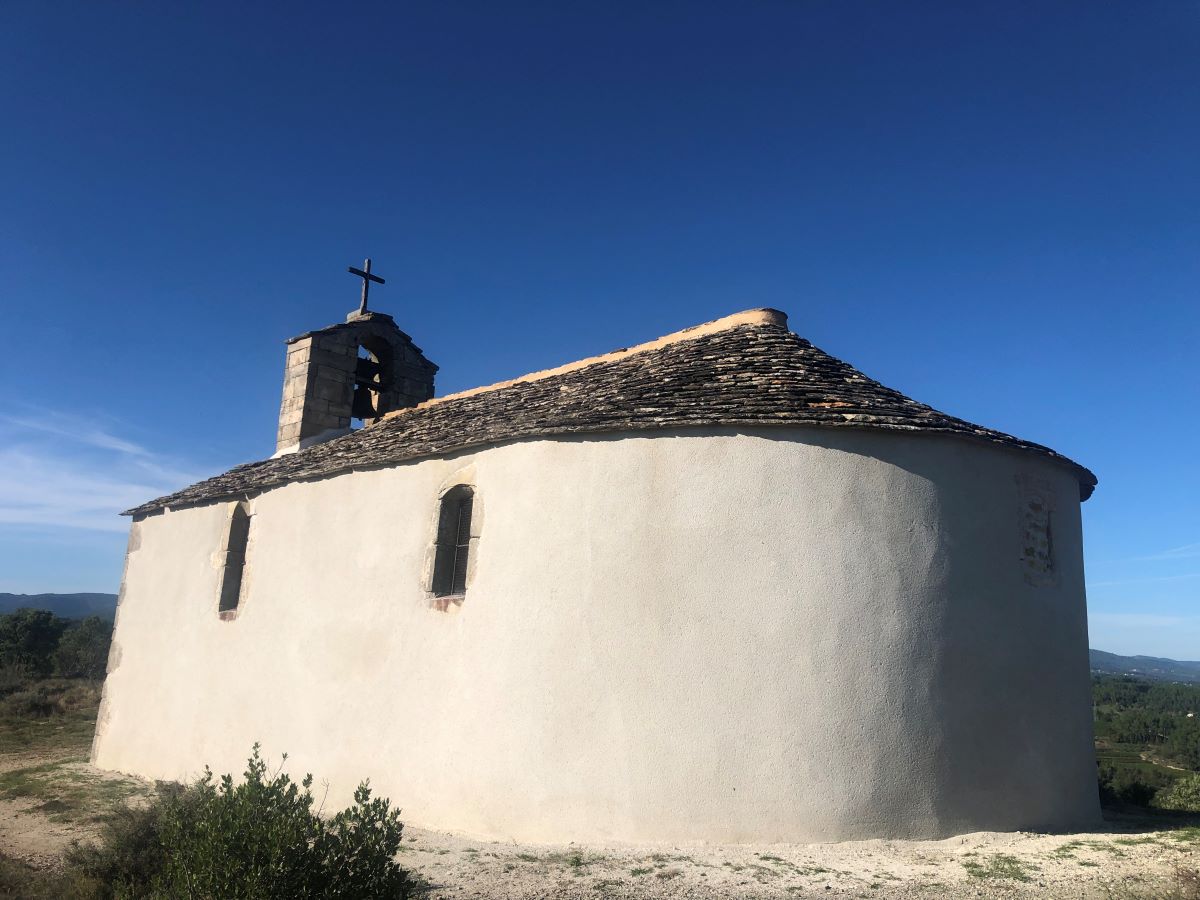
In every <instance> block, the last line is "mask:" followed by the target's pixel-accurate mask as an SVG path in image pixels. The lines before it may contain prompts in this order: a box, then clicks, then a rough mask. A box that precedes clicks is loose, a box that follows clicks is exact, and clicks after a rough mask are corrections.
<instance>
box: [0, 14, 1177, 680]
mask: <svg viewBox="0 0 1200 900" xmlns="http://www.w3.org/2000/svg"><path fill="white" fill-rule="evenodd" d="M281 10H282V8H281V7H280V6H279V5H277V4H265V3H237V4H233V3H220V2H210V3H205V4H189V5H184V4H149V3H120V4H118V3H112V4H83V3H53V2H49V3H34V2H21V0H18V2H11V3H5V4H3V5H0V114H2V115H3V121H4V123H5V125H4V128H3V130H2V132H0V335H2V336H3V352H2V353H0V386H2V387H3V390H2V391H0V590H8V591H24V592H29V591H73V590H103V591H115V590H116V588H117V585H118V581H119V578H120V571H121V562H122V554H123V549H124V531H125V528H126V525H127V523H126V521H125V520H122V519H119V518H117V517H116V516H115V515H114V514H115V513H116V512H117V511H118V510H119V509H121V508H124V507H126V506H128V505H131V504H133V503H135V502H138V501H140V500H143V499H146V498H148V497H150V496H152V495H156V494H158V493H161V492H163V491H166V490H169V489H171V488H174V487H177V486H179V485H181V484H183V483H186V482H188V481H190V480H194V479H196V478H199V477H202V476H204V475H207V474H212V473H214V472H216V471H220V470H222V469H224V468H227V467H228V466H230V465H232V464H236V463H239V462H244V461H247V460H250V459H255V458H261V457H263V456H266V455H268V454H269V453H270V452H271V451H272V449H273V436H274V428H275V421H276V416H277V411H278V402H279V392H280V384H281V377H282V363H283V344H282V340H283V339H284V338H285V337H287V336H289V335H292V334H295V333H299V332H302V331H305V330H307V329H309V328H313V327H319V326H322V325H326V324H330V323H332V322H334V321H338V320H340V318H341V317H342V316H343V315H344V314H345V312H346V311H348V310H349V309H351V308H352V307H353V306H354V305H355V302H356V297H357V287H356V282H355V280H354V279H353V278H352V277H351V276H350V275H348V274H346V272H345V267H346V266H347V265H349V264H355V265H357V264H359V263H361V261H362V259H363V257H364V256H367V255H370V256H372V257H373V258H374V260H375V267H376V270H377V271H378V272H379V273H380V274H382V275H383V276H384V277H386V278H387V279H388V283H387V285H386V286H385V287H383V288H380V289H378V290H377V291H376V292H373V299H375V300H377V304H376V305H377V306H378V307H379V308H381V309H384V310H385V311H389V312H392V313H393V314H394V315H395V316H396V318H397V320H398V322H399V323H400V325H401V327H402V328H404V329H405V330H406V331H408V332H409V333H411V334H412V335H413V336H414V337H415V338H416V340H417V342H418V343H419V344H420V345H421V346H422V347H423V348H424V349H425V350H426V352H427V353H428V355H429V356H430V357H431V358H432V359H433V360H435V361H436V362H437V363H439V364H440V365H441V367H442V368H441V372H440V373H439V376H438V379H439V380H438V389H439V392H448V391H452V390H455V389H460V388H465V387H470V386H473V385H476V384H481V383H487V382H491V381H495V380H498V379H501V378H505V377H510V376H513V375H516V374H520V373H522V372H525V371H530V370H534V369H538V368H542V367H545V366H549V365H554V364H557V363H561V362H565V361H569V360H572V359H576V358H579V357H582V356H586V355H591V354H594V353H598V352H603V351H606V350H609V349H612V348H614V347H619V346H625V345H627V344H630V343H634V342H637V341H640V340H644V339H649V338H652V337H655V336H658V335H660V334H663V333H666V332H669V331H673V330H676V329H678V328H680V327H684V326H687V325H690V324H693V323H696V322H700V321H704V320H707V319H712V318H716V317H718V316H721V315H724V314H726V313H729V312H732V311H735V310H739V309H744V308H749V307H755V306H774V307H778V308H781V309H783V310H786V311H787V312H788V313H789V314H790V316H791V323H792V327H793V329H794V330H796V331H797V332H798V333H800V334H802V335H804V336H805V337H807V338H809V339H810V340H812V341H813V342H814V343H816V344H817V345H818V346H820V347H822V348H823V349H825V350H827V351H829V352H832V353H834V354H835V355H838V356H841V357H843V358H845V359H848V360H849V361H851V362H852V363H854V364H855V365H857V366H858V367H859V368H861V369H863V370H864V371H865V372H867V374H869V375H871V376H873V377H875V378H878V379H879V380H881V381H883V382H884V383H885V384H888V385H890V386H893V387H896V388H898V389H900V390H902V391H904V392H906V393H908V394H909V395H911V396H914V397H916V398H917V399H920V400H922V401H924V402H927V403H930V404H932V405H934V406H936V407H938V408H940V409H943V410H945V411H947V412H950V413H953V414H956V415H959V416H962V417H964V418H968V419H971V420H973V421H977V422H980V423H982V424H985V425H989V426H992V427H995V428H999V429H1002V430H1005V431H1009V432H1012V433H1015V434H1018V435H1020V436H1022V437H1025V438H1028V439H1031V440H1036V441H1040V442H1042V443H1046V444H1049V445H1050V446H1053V447H1055V448H1056V449H1058V450H1060V451H1061V452H1063V453H1066V454H1068V455H1069V456H1071V457H1073V458H1075V459H1077V460H1079V461H1081V462H1083V463H1084V464H1086V465H1088V466H1089V467H1091V468H1092V469H1094V470H1095V471H1096V472H1097V474H1098V475H1099V477H1100V487H1099V489H1098V490H1097V492H1096V495H1095V497H1094V498H1093V499H1092V500H1090V501H1088V502H1087V503H1086V504H1085V505H1084V507H1083V509H1084V526H1085V531H1086V541H1087V566H1088V581H1089V609H1090V616H1091V623H1092V631H1093V646H1097V647H1101V648H1104V649H1108V650H1113V651H1117V652H1126V653H1134V652H1140V653H1152V654H1161V655H1170V656H1175V657H1183V658H1192V659H1196V658H1200V605H1198V603H1197V600H1198V598H1200V513H1198V511H1197V510H1198V509H1200V505H1198V503H1197V501H1198V499H1200V490H1198V488H1200V471H1198V467H1197V465H1196V461H1197V443H1198V439H1200V425H1197V410H1198V408H1200V404H1198V400H1200V396H1198V394H1200V390H1198V384H1200V379H1198V378H1197V374H1196V364H1197V359H1198V358H1200V353H1198V352H1197V347H1198V346H1200V301H1198V299H1197V296H1198V294H1197V287H1198V286H1200V285H1198V282H1200V278H1198V276H1200V254H1198V253H1197V250H1198V249H1200V247H1198V239H1200V165H1198V164H1197V160H1198V159H1200V87H1198V85H1200V6H1198V5H1197V4H1196V3H1193V2H1182V0H1172V2H1154V0H1144V2H1139V3H1136V4H1097V3H1094V2H1090V0H1089V2H1078V3H1072V2H1067V0H1063V2H1055V3H1042V2H1038V3H1033V2H1030V3H1003V4H1002V3H960V2H946V3H919V2H918V3H909V4H897V3H890V2H880V3H857V2H800V0H796V2H790V3H782V2H781V3H772V2H752V3H724V4H709V3H701V2H687V3H668V2H650V3H632V2H631V3H614V2H597V3H585V2H578V3H570V4H558V3H550V2H546V3H531V4H522V3H517V2H512V3H502V4H501V3H482V2H480V3H423V4H413V3H409V4H398V3H387V4H383V3H381V4H365V3H362V4H360V3H352V4H337V5H334V4H292V5H289V6H288V7H287V12H286V14H283V13H282V12H281Z"/></svg>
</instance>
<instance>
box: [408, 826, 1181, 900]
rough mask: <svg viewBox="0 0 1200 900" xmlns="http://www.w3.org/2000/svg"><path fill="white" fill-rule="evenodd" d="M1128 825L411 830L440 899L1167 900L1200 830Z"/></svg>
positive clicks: (412, 849)
mask: <svg viewBox="0 0 1200 900" xmlns="http://www.w3.org/2000/svg"><path fill="white" fill-rule="evenodd" d="M1151 824H1152V825H1153V827H1156V828H1159V829H1162V827H1163V825H1162V822H1161V820H1158V821H1156V822H1154V823H1149V822H1147V821H1145V820H1142V821H1139V820H1137V819H1126V820H1123V821H1121V820H1118V821H1113V822H1110V823H1108V827H1107V828H1106V829H1105V830H1103V831H1099V832H1096V833H1089V834H1069V835H1045V834H1028V833H1016V834H1000V833H993V832H980V833H976V834H968V835H962V836H959V837H955V838H950V839H947V840H942V841H855V842H849V843H842V844H773V845H759V846H754V845H729V846H715V845H697V846H631V845H624V846H621V845H611V846H599V845H596V846H593V845H586V846H585V845H575V844H569V845H565V846H563V845H558V846H552V845H518V844H511V843H498V842H488V841H475V840H469V839H466V838H462V837H457V836H454V835H449V834H442V833H439V832H433V831H423V830H421V829H417V828H409V829H406V832H405V836H406V840H405V844H404V852H403V861H404V862H405V863H406V865H408V866H409V867H410V868H411V869H412V871H414V872H415V873H417V874H418V875H419V876H420V877H421V878H422V879H423V880H424V881H425V883H426V885H427V891H428V893H427V896H429V897H432V898H442V897H446V898H451V897H455V898H457V897H471V898H483V900H488V898H497V900H498V898H505V900H526V898H624V897H629V898H661V897H679V898H706V900H707V898H734V897H736V898H778V897H791V898H795V897H866V898H893V897H896V898H899V897H945V898H957V897H1039V898H1043V897H1045V898H1060V897H1061V898H1067V897H1071V898H1076V897H1078V898H1106V900H1107V898H1114V900H1117V898H1142V897H1145V898H1164V897H1167V896H1170V892H1171V891H1172V890H1177V891H1180V892H1181V893H1179V894H1178V896H1179V897H1181V898H1182V897H1187V898H1189V900H1190V898H1191V897H1193V896H1195V897H1197V898H1200V893H1197V894H1189V893H1183V891H1185V890H1186V886H1184V885H1183V883H1182V882H1179V881H1177V875H1176V873H1177V871H1178V870H1179V869H1180V868H1188V867H1190V868H1193V869H1195V868H1200V827H1197V826H1196V825H1192V826H1190V827H1188V826H1186V825H1180V826H1178V827H1174V828H1170V829H1167V830H1150V829H1149V828H1148V827H1147V826H1148V825H1151Z"/></svg>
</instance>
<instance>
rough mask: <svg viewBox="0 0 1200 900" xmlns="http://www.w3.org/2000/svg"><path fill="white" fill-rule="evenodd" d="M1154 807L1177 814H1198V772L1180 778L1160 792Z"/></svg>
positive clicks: (1199, 781) (1199, 801)
mask: <svg viewBox="0 0 1200 900" xmlns="http://www.w3.org/2000/svg"><path fill="white" fill-rule="evenodd" d="M1154 805H1155V806H1158V807H1161V808H1162V809H1174V810H1178V811H1179V812H1200V772H1198V773H1196V774H1195V775H1187V776H1185V777H1183V778H1180V779H1179V780H1178V781H1176V782H1175V783H1174V784H1173V785H1171V786H1170V787H1169V788H1167V789H1166V790H1164V791H1162V792H1160V793H1159V795H1158V797H1156V798H1155V801H1154Z"/></svg>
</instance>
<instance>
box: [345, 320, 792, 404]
mask: <svg viewBox="0 0 1200 900" xmlns="http://www.w3.org/2000/svg"><path fill="white" fill-rule="evenodd" d="M787 320H788V317H787V313H785V312H783V311H782V310H778V309H772V308H771V307H767V306H764V307H759V308H757V309H745V310H742V311H741V312H736V313H731V314H730V315H728V316H722V317H721V318H719V319H713V320H712V321H711V322H701V323H700V324H699V325H691V326H689V327H687V328H683V329H681V330H679V331H673V332H671V333H670V334H665V335H663V336H662V337H659V338H655V339H654V340H652V341H646V342H645V343H641V344H634V345H633V346H632V347H621V348H620V349H617V350H612V351H610V352H608V353H602V354H600V355H599V356H587V357H584V358H583V359H579V360H575V361H574V362H569V363H564V364H563V365H561V366H555V367H553V368H550V369H539V370H538V371H536V372H529V373H527V374H525V375H518V376H517V377H516V378H509V379H508V380H506V381H497V382H495V383H493V384H485V385H481V386H479V387H473V388H467V389H466V390H464V391H456V392H455V393H453V394H445V395H443V396H441V397H432V398H430V399H429V400H425V401H422V402H421V403H418V404H417V405H416V406H406V407H403V408H401V409H394V410H392V411H391V412H389V413H385V414H384V415H383V416H382V417H381V418H380V419H379V421H384V420H386V419H390V418H392V417H394V416H402V415H405V414H406V413H411V412H414V411H416V410H419V409H428V408H429V407H431V406H437V405H438V404H440V403H444V402H446V401H447V400H460V399H462V398H463V397H473V396H475V395H476V394H483V393H487V392H489V391H498V390H501V389H502V388H507V387H512V386H513V385H514V384H525V383H527V382H531V381H541V380H542V379H543V378H551V377H553V376H555V375H564V374H566V373H567V372H574V371H576V370H578V369H582V368H584V367H586V366H591V365H595V364H596V363H603V362H614V361H616V360H618V359H626V358H627V357H630V356H634V355H635V354H638V353H646V352H648V351H650V350H659V349H661V348H662V347H666V346H668V345H670V344H676V343H679V342H680V341H688V340H693V339H695V338H700V337H705V336H707V335H710V334H716V333H717V332H720V331H728V330H730V329H732V328H740V327H742V326H744V325H777V326H780V327H782V328H787ZM375 424H378V421H377V422H376V423H375ZM367 427H374V426H367Z"/></svg>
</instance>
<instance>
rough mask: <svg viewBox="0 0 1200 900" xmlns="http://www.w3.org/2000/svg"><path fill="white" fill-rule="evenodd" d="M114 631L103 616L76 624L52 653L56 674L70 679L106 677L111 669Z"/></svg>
mask: <svg viewBox="0 0 1200 900" xmlns="http://www.w3.org/2000/svg"><path fill="white" fill-rule="evenodd" d="M112 629H113V625H112V622H109V621H107V620H106V619H101V618H100V617H99V616H89V617H88V618H86V619H83V620H81V621H79V622H75V623H72V624H71V625H70V626H69V627H68V628H67V630H66V631H64V632H63V634H62V637H61V638H59V641H58V647H57V648H55V650H54V652H53V654H52V662H53V665H54V671H55V673H57V674H58V675H62V676H64V677H66V678H92V679H101V678H103V677H104V675H105V673H106V671H107V670H108V647H109V644H111V643H112Z"/></svg>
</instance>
